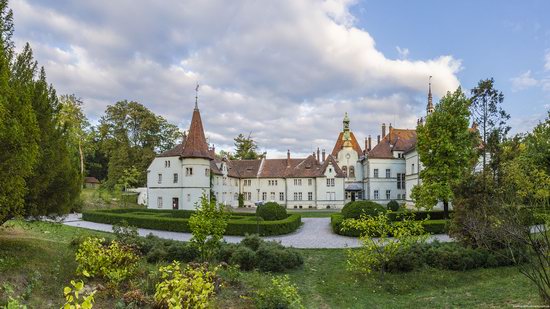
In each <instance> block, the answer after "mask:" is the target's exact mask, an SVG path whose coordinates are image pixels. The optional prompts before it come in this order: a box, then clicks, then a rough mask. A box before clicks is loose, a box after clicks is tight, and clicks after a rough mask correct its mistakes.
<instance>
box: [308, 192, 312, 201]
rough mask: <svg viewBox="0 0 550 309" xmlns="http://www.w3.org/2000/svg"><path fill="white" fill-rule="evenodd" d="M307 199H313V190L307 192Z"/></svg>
mask: <svg viewBox="0 0 550 309" xmlns="http://www.w3.org/2000/svg"><path fill="white" fill-rule="evenodd" d="M307 200H308V201H313V192H308V193H307Z"/></svg>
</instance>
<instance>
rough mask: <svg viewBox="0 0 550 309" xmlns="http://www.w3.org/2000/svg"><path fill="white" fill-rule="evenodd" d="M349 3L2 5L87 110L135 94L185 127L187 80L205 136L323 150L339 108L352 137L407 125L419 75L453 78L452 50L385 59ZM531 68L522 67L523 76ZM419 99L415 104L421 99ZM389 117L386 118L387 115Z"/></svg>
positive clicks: (416, 109) (441, 82) (337, 123)
mask: <svg viewBox="0 0 550 309" xmlns="http://www.w3.org/2000/svg"><path fill="white" fill-rule="evenodd" d="M354 2H355V1H350V0H327V1H318V0H304V1H293V0H287V1H271V2H257V1H247V0H242V1H221V0H220V1H203V0H188V1H185V3H182V2H181V1H177V0H173V1H164V2H162V5H159V3H158V2H156V1H146V0H143V1H140V2H139V4H137V3H136V2H134V1H123V2H118V1H117V2H113V1H109V0H98V1H84V0H82V1H68V0H64V1H53V0H45V1H39V0H20V1H14V2H13V3H12V6H13V9H14V14H15V25H16V33H15V35H16V39H17V42H24V41H30V42H31V45H32V46H33V48H34V51H35V55H36V58H37V59H38V61H39V62H40V64H41V65H44V66H45V67H46V72H47V74H48V79H49V81H50V82H52V83H53V84H54V85H55V87H56V88H57V89H58V92H59V93H76V94H77V95H78V96H81V97H82V98H83V99H84V101H85V104H86V111H87V112H88V114H89V115H91V116H93V117H98V116H99V115H101V114H102V113H103V111H104V109H105V107H106V105H108V104H113V103H114V102H116V101H117V100H121V99H129V100H137V101H139V102H141V103H143V104H145V105H146V106H148V107H149V108H151V109H152V110H153V111H154V112H156V113H159V114H161V115H163V116H165V117H167V118H168V119H169V120H170V121H172V122H175V123H177V124H178V125H180V126H182V127H183V128H186V127H187V126H188V124H189V120H190V113H191V109H192V105H193V97H194V92H193V90H194V84H195V82H196V81H199V82H200V83H201V85H202V86H201V92H200V107H201V111H202V113H203V121H204V122H205V128H206V131H207V134H208V135H209V137H210V141H211V142H213V143H216V144H217V145H218V149H219V148H224V147H225V148H230V147H232V138H233V137H234V136H236V135H237V134H238V133H241V132H246V133H247V132H252V133H253V136H254V137H256V139H257V140H258V142H259V143H260V145H261V146H262V148H263V149H268V152H269V153H273V154H280V153H286V149H287V148H290V149H291V150H292V151H293V153H310V152H311V151H312V150H313V149H316V148H317V146H320V147H322V148H326V149H327V151H330V150H331V149H332V146H333V143H334V139H335V138H336V137H337V135H338V132H339V131H340V130H341V119H342V117H343V114H344V112H345V111H348V112H350V117H351V120H352V124H351V125H352V128H353V130H354V131H355V133H356V136H357V137H358V138H359V139H361V140H362V139H363V138H364V137H365V136H367V135H368V134H372V135H373V136H376V135H377V134H379V133H378V132H379V124H380V123H381V122H386V123H388V122H396V121H397V125H398V126H402V127H414V124H415V123H416V118H417V117H418V116H421V115H422V111H423V109H424V104H425V102H424V100H423V99H418V97H419V96H418V94H419V93H422V94H425V92H426V80H427V77H428V76H430V75H432V76H433V77H434V78H433V91H434V92H435V94H436V95H439V96H441V95H443V94H445V93H446V92H447V91H449V90H454V89H455V88H456V87H457V86H458V85H459V81H458V79H457V76H456V74H457V72H458V71H459V70H460V69H461V62H460V61H459V60H457V59H455V58H454V57H452V56H451V55H441V56H439V57H436V58H434V59H415V60H411V59H408V54H409V52H408V49H406V48H405V49H401V48H400V47H397V50H398V52H399V53H400V54H401V56H402V57H401V59H398V60H394V59H389V58H387V57H386V56H385V55H384V54H383V53H382V52H380V51H379V50H378V49H377V48H376V44H375V40H374V38H373V37H372V36H371V35H370V34H369V33H368V32H367V31H366V30H364V29H359V28H357V27H355V26H354V24H355V17H354V16H353V15H352V13H351V11H350V7H351V6H352V5H353V4H354ZM529 74H530V72H529ZM419 100H420V101H419ZM394 119H395V120H394Z"/></svg>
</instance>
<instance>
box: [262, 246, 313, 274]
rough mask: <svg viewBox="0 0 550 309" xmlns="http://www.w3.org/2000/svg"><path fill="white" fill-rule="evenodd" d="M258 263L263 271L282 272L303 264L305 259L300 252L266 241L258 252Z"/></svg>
mask: <svg viewBox="0 0 550 309" xmlns="http://www.w3.org/2000/svg"><path fill="white" fill-rule="evenodd" d="M256 257H257V265H258V268H259V269H260V270H261V271H266V272H267V271H271V272H281V271H285V270H287V269H293V268H297V267H299V266H301V265H302V264H303V263H304V260H303V258H302V256H301V255H300V253H299V252H298V251H296V250H295V249H292V248H285V247H283V246H282V245H281V244H279V243H277V242H274V241H269V242H264V243H263V244H262V245H261V246H260V247H259V248H258V251H257V252H256Z"/></svg>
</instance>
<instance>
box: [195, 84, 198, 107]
mask: <svg viewBox="0 0 550 309" xmlns="http://www.w3.org/2000/svg"><path fill="white" fill-rule="evenodd" d="M198 102H199V82H197V87H195V109H196V110H198V109H199V103H198Z"/></svg>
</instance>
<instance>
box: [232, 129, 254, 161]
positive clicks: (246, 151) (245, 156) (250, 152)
mask: <svg viewBox="0 0 550 309" xmlns="http://www.w3.org/2000/svg"><path fill="white" fill-rule="evenodd" d="M234 140H235V155H234V156H233V159H235V160H254V159H258V158H260V157H261V156H260V155H259V154H258V152H257V150H258V144H257V143H256V142H255V141H254V140H253V139H252V137H251V136H250V134H248V136H247V137H245V136H244V135H243V134H239V136H237V137H235V139H234Z"/></svg>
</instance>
